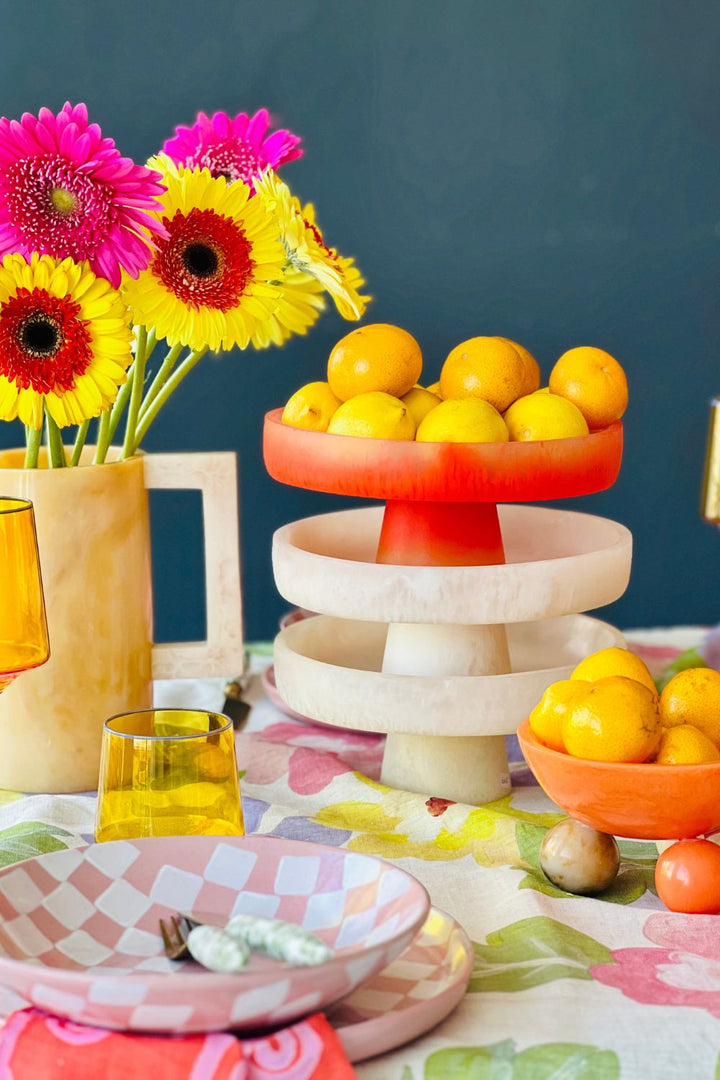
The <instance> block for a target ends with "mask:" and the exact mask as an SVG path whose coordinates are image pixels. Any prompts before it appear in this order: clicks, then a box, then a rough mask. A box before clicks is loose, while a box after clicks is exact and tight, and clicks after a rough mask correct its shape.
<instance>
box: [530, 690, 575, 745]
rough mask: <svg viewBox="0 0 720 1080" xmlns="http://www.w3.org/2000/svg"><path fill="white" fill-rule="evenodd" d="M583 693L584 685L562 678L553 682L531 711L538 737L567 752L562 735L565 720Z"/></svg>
mask: <svg viewBox="0 0 720 1080" xmlns="http://www.w3.org/2000/svg"><path fill="white" fill-rule="evenodd" d="M582 693H583V687H582V685H580V684H578V683H577V682H571V680H570V679H561V680H560V682H555V683H552V685H551V686H548V688H547V690H546V691H545V693H544V694H543V696H542V697H541V699H540V701H539V702H538V704H537V705H536V706H535V708H534V709H533V711H532V712H531V713H530V716H529V717H528V720H529V722H530V730H531V731H532V733H533V735H535V737H536V738H537V739H539V740H540V742H541V743H543V744H544V745H545V746H549V747H550V748H551V749H552V750H559V751H560V752H561V753H564V752H565V743H564V742H563V737H562V724H563V720H564V718H565V716H566V714H567V712H568V709H569V708H570V707H571V705H572V703H573V701H574V700H575V699H576V698H577V697H579V696H580V694H582Z"/></svg>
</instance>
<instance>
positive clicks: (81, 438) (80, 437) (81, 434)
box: [70, 420, 90, 466]
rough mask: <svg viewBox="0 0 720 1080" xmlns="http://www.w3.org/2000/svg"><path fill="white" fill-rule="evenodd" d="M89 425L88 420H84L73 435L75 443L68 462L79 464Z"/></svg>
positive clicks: (73, 464)
mask: <svg viewBox="0 0 720 1080" xmlns="http://www.w3.org/2000/svg"><path fill="white" fill-rule="evenodd" d="M89 427H90V421H89V420H84V421H83V422H82V424H81V425H80V427H79V428H78V430H77V435H76V436H75V445H74V446H73V452H72V457H71V458H70V464H71V465H72V466H75V465H79V464H80V455H81V454H82V452H83V447H84V446H85V440H86V439H87V433H88V429H89Z"/></svg>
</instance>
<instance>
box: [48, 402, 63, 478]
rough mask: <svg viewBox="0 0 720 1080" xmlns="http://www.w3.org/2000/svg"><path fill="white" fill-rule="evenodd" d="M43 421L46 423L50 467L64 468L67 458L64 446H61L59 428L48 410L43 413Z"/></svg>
mask: <svg viewBox="0 0 720 1080" xmlns="http://www.w3.org/2000/svg"><path fill="white" fill-rule="evenodd" d="M45 423H46V424H47V435H48V450H49V453H50V468H51V469H64V468H65V467H66V465H67V459H66V457H65V447H64V446H63V441H62V435H61V434H60V428H59V427H58V426H57V424H56V423H55V421H54V420H53V418H52V416H51V415H50V413H49V412H46V413H45Z"/></svg>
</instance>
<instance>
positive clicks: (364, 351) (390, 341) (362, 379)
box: [327, 323, 422, 401]
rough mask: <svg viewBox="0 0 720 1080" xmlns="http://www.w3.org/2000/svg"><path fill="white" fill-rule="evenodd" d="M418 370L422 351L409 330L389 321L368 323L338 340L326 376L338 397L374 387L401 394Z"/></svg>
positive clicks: (374, 389)
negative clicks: (393, 324) (392, 324)
mask: <svg viewBox="0 0 720 1080" xmlns="http://www.w3.org/2000/svg"><path fill="white" fill-rule="evenodd" d="M421 371H422V353H421V351H420V346H419V345H418V343H417V341H416V340H415V338H414V337H413V336H412V334H408V332H407V330H403V329H402V328H401V327H400V326H391V325H390V324H389V323H370V324H369V325H368V326H359V327H358V328H357V330H352V331H351V332H350V333H349V334H346V335H345V337H344V338H341V339H340V341H338V342H337V344H336V345H335V347H334V348H333V350H332V352H331V353H330V359H329V360H328V369H327V377H328V382H329V383H330V389H331V390H332V392H333V393H334V394H335V396H336V397H339V398H340V400H341V401H347V400H348V399H349V398H352V397H358V396H359V395H360V394H369V393H372V392H373V391H376V390H377V391H381V392H382V393H384V394H392V396H393V397H398V398H401V397H402V396H403V394H407V392H408V390H412V388H413V386H414V385H415V384H416V382H417V381H418V379H419V378H420V372H421Z"/></svg>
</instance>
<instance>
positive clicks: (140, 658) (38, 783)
mask: <svg viewBox="0 0 720 1080" xmlns="http://www.w3.org/2000/svg"><path fill="white" fill-rule="evenodd" d="M91 455H92V448H87V450H86V454H85V464H83V465H81V466H80V467H78V468H72V469H70V468H68V469H52V470H51V469H47V468H39V469H23V468H22V467H21V466H22V458H23V452H22V451H7V452H5V453H3V454H0V488H1V489H2V490H3V491H4V492H6V493H7V494H11V495H16V496H19V497H22V498H27V499H30V500H31V501H32V502H33V504H34V507H35V518H36V523H37V534H38V547H39V550H40V560H41V567H42V575H43V584H44V589H45V600H46V607H47V617H48V630H49V635H50V650H51V656H50V660H49V661H48V663H47V664H45V665H44V667H41V668H38V669H37V670H35V671H30V672H27V673H25V674H23V675H22V676H21V677H20V678H18V679H17V680H16V681H15V683H14V684H13V685H12V686H10V687H9V688H8V689H7V690H6V691H5V692H4V693H3V694H2V695H0V732H2V741H1V743H0V788H9V789H11V790H19V791H28V792H38V791H41V792H48V793H50V792H71V791H85V790H89V789H92V788H95V787H96V786H97V780H98V769H99V762H100V743H101V735H102V726H103V723H104V721H105V720H106V719H108V717H110V716H113V715H114V714H116V713H120V712H126V711H130V710H135V709H143V708H148V707H149V706H150V705H151V704H152V679H153V677H155V678H179V677H194V676H197V675H200V674H203V675H206V676H212V675H217V676H226V675H227V674H228V672H232V671H233V670H240V669H241V667H242V652H243V650H242V617H241V607H240V578H239V551H238V533H237V509H236V508H237V502H236V498H237V496H236V483H235V458H234V455H232V454H166V455H158V456H157V457H156V458H153V457H144V456H139V457H136V458H133V459H131V460H129V461H123V462H117V461H115V462H112V461H110V462H109V463H108V464H106V465H102V466H91V465H90V464H89V462H90V461H91ZM149 487H184V488H197V487H199V488H201V489H202V490H203V502H204V517H205V538H206V564H207V572H206V577H207V584H208V609H207V610H208V641H207V642H206V643H202V644H198V645H195V644H190V645H186V644H181V645H162V646H154V645H153V643H152V642H153V623H152V579H151V565H150V528H149V514H148V495H147V489H148V488H149ZM179 527H180V528H182V523H180V524H179Z"/></svg>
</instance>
